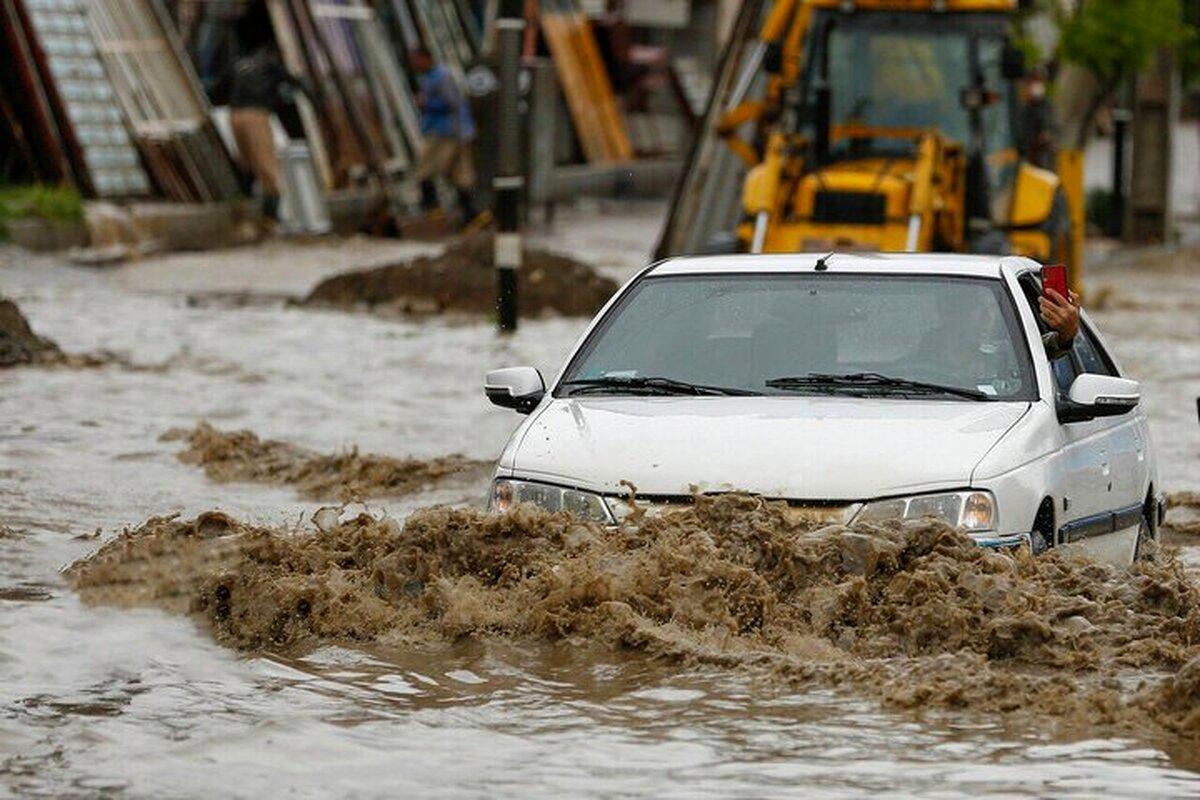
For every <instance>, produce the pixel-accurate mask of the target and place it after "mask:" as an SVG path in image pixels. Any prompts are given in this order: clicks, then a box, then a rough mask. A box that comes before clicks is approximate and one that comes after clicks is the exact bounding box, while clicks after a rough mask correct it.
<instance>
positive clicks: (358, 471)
mask: <svg viewBox="0 0 1200 800" xmlns="http://www.w3.org/2000/svg"><path fill="white" fill-rule="evenodd" d="M161 438H162V440H163V441H175V440H181V439H182V440H184V441H186V442H187V444H188V448H187V449H186V450H184V451H183V452H181V453H180V454H179V460H180V461H182V462H183V463H185V464H194V465H197V466H201V467H204V472H205V474H206V475H208V477H210V478H212V479H213V480H215V481H220V482H222V483H231V482H247V483H273V484H280V485H284V484H286V485H289V486H295V487H296V489H297V490H298V491H299V492H300V494H301V495H303V496H305V497H308V498H312V499H337V500H344V501H349V500H362V499H366V498H370V497H384V496H392V497H396V496H400V495H405V494H411V493H412V492H415V491H418V490H420V489H423V488H425V487H427V486H430V485H432V484H434V483H437V482H438V481H441V480H444V479H447V478H449V477H451V476H456V475H472V476H475V475H482V474H483V473H484V472H485V471H486V470H487V468H488V465H487V464H486V463H484V462H482V461H474V460H472V459H469V458H466V457H464V456H460V455H453V456H446V457H444V458H435V459H431V460H422V459H414V458H408V459H397V458H390V457H388V456H379V455H371V454H366V455H364V454H361V453H359V452H358V449H357V448H355V449H353V450H350V451H349V452H345V453H338V454H334V455H323V454H320V453H314V452H312V451H309V450H305V449H303V448H300V447H296V446H295V445H292V444H288V443H287V442H280V441H275V440H273V439H259V438H258V436H256V435H255V434H254V433H252V432H251V431H233V432H225V431H219V430H217V429H216V428H214V427H212V426H211V425H209V424H208V423H207V422H201V423H200V424H199V425H197V426H196V427H195V428H194V429H192V430H191V431H186V430H182V429H174V430H170V431H167V432H166V433H165V434H163V436H162V437H161Z"/></svg>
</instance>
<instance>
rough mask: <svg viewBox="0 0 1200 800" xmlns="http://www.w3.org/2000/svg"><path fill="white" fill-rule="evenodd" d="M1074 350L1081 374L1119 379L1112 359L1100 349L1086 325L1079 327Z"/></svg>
mask: <svg viewBox="0 0 1200 800" xmlns="http://www.w3.org/2000/svg"><path fill="white" fill-rule="evenodd" d="M1072 350H1074V355H1075V359H1076V360H1077V361H1078V364H1079V372H1081V373H1088V374H1091V375H1112V376H1114V377H1117V370H1116V368H1115V367H1114V365H1113V363H1112V359H1110V358H1109V357H1108V354H1107V353H1105V352H1104V349H1103V348H1102V347H1100V343H1099V342H1097V341H1096V337H1095V336H1093V335H1092V332H1091V331H1089V330H1088V329H1087V326H1086V325H1080V326H1079V335H1078V336H1076V337H1075V343H1074V345H1073V347H1072Z"/></svg>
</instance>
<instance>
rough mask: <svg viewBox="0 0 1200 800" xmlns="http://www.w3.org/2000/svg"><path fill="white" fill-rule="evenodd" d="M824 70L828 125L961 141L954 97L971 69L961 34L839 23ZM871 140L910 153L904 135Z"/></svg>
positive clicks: (963, 123) (962, 116)
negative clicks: (925, 131) (921, 132)
mask: <svg viewBox="0 0 1200 800" xmlns="http://www.w3.org/2000/svg"><path fill="white" fill-rule="evenodd" d="M829 64H830V65H831V66H830V70H829V73H830V89H831V96H832V107H831V111H832V114H831V119H832V122H833V124H834V125H854V126H871V127H879V128H909V129H914V128H915V129H922V128H930V127H935V128H938V129H939V130H940V131H941V133H942V134H943V135H944V136H946V137H947V138H948V139H950V140H952V141H957V142H966V141H967V138H968V133H969V126H968V120H967V113H966V111H965V110H964V109H963V106H962V103H961V100H960V97H961V93H962V90H963V89H965V88H967V85H968V83H969V82H970V80H971V73H972V70H971V68H970V56H969V50H968V40H967V35H966V33H965V32H964V33H955V34H945V33H928V32H920V31H888V30H881V29H875V28H853V27H849V26H847V25H839V26H835V27H834V29H833V31H832V33H831V34H830V37H829ZM876 138H877V139H883V140H886V139H888V138H893V139H896V141H893V142H891V143H889V144H890V145H891V146H895V145H897V144H904V145H906V146H907V147H911V138H910V137H896V136H893V137H888V136H886V135H883V136H878V137H876ZM901 139H903V141H901ZM877 144H878V142H877ZM885 146H887V145H885Z"/></svg>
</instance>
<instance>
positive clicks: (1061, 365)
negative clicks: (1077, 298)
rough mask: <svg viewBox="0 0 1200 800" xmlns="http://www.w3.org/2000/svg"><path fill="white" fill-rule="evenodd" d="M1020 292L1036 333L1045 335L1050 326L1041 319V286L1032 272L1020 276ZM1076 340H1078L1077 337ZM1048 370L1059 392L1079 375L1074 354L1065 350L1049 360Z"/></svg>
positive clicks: (1068, 389) (1067, 389)
mask: <svg viewBox="0 0 1200 800" xmlns="http://www.w3.org/2000/svg"><path fill="white" fill-rule="evenodd" d="M1020 285H1021V292H1022V294H1023V295H1024V296H1025V302H1026V303H1028V304H1029V309H1030V310H1031V311H1032V312H1033V318H1034V319H1035V320H1037V324H1038V333H1039V334H1041V335H1043V336H1044V335H1046V334H1047V333H1049V332H1050V326H1049V325H1047V324H1046V321H1045V320H1043V319H1042V312H1041V309H1040V308H1039V306H1038V299H1039V298H1040V297H1041V295H1042V287H1041V284H1040V283H1039V281H1038V280H1037V278H1035V277H1034V275H1033V273H1026V274H1025V275H1022V276H1021V278H1020ZM1075 341H1076V342H1078V341H1079V338H1078V337H1077V338H1076V340H1075ZM1050 371H1051V372H1052V373H1053V374H1054V384H1055V386H1056V387H1057V388H1058V392H1059V394H1064V395H1065V394H1066V393H1067V392H1068V391H1070V389H1071V384H1072V383H1074V382H1075V378H1077V377H1078V376H1079V373H1080V371H1081V370H1080V368H1079V365H1078V363H1077V360H1076V356H1075V355H1074V354H1073V353H1071V352H1069V351H1068V352H1067V353H1065V354H1064V355H1061V356H1059V357H1058V358H1055V359H1052V360H1051V361H1050Z"/></svg>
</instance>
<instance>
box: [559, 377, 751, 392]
mask: <svg viewBox="0 0 1200 800" xmlns="http://www.w3.org/2000/svg"><path fill="white" fill-rule="evenodd" d="M560 385H561V386H562V387H563V388H565V389H569V390H570V393H571V394H572V395H576V394H585V393H589V392H621V393H637V394H641V393H646V392H649V393H653V394H664V395H693V396H700V395H724V396H731V397H733V396H737V397H742V396H752V395H757V394H759V392H755V391H751V390H750V389H734V388H730V387H728V386H709V385H706V384H703V383H689V382H687V381H680V380H676V379H674V378H656V377H644V378H641V377H633V376H630V377H617V376H608V377H604V378H581V379H578V380H573V381H563V382H562V383H561V384H560Z"/></svg>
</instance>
